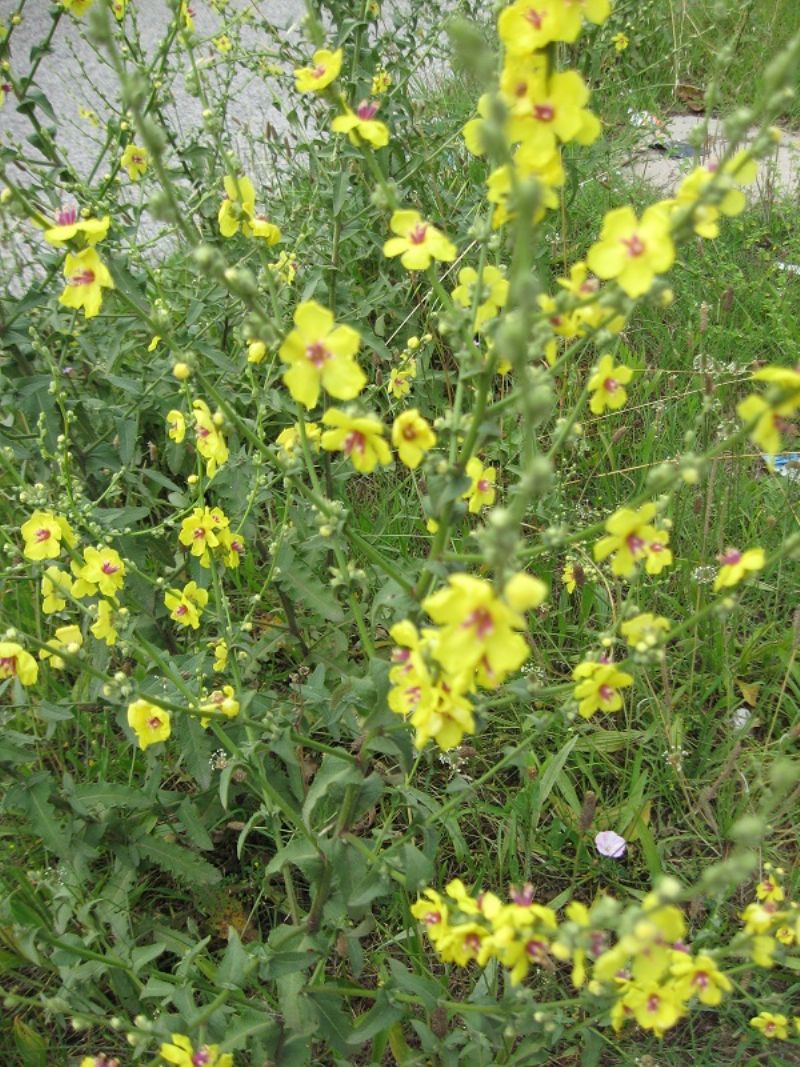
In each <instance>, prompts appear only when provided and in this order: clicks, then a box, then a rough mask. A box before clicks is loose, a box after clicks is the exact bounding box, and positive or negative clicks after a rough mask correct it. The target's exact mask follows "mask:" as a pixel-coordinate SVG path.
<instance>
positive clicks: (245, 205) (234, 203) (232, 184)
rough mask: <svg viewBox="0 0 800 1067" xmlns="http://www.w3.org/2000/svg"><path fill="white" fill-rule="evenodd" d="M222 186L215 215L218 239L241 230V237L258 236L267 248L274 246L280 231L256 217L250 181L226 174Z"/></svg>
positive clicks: (254, 200)
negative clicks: (223, 196) (222, 198)
mask: <svg viewBox="0 0 800 1067" xmlns="http://www.w3.org/2000/svg"><path fill="white" fill-rule="evenodd" d="M223 184H224V186H225V198H224V200H223V201H222V203H221V204H220V206H219V214H218V216H217V221H218V222H219V232H220V233H221V234H222V236H223V237H233V236H234V235H235V234H237V233H238V232H239V229H240V228H241V231H242V233H243V234H244V236H245V237H261V238H263V239H264V240H266V242H267V244H269V245H274V244H277V243H278V241H280V239H281V231H280V230H279V229H278V227H277V226H275V225H274V223H271V222H269V221H268V220H267V219H266V218H264V216H262V215H256V213H255V212H256V193H255V189H254V188H253V183H252V182H251V181H250V179H249V178H246V177H244V176H243V175H239V176H237V177H232V176H231V175H229V174H226V175H225V178H224V179H223Z"/></svg>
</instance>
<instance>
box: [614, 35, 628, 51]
mask: <svg viewBox="0 0 800 1067" xmlns="http://www.w3.org/2000/svg"><path fill="white" fill-rule="evenodd" d="M611 43H612V44H613V45H614V48H615V49H616V50H617V51H618V52H624V51H625V49H626V48H627V47H628V45H629V44H630V43H631V42H630V41H629V40H628V37H627V35H626V34H624V33H622V32H621V31H620V32H619V33H615V34H614V36H613V37H612V38H611Z"/></svg>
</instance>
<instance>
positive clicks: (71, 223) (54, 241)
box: [44, 204, 111, 248]
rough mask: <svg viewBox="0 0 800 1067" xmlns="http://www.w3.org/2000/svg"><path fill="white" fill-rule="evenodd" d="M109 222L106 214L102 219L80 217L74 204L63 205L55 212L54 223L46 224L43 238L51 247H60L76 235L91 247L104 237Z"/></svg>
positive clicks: (109, 219)
mask: <svg viewBox="0 0 800 1067" xmlns="http://www.w3.org/2000/svg"><path fill="white" fill-rule="evenodd" d="M110 223H111V218H110V216H108V215H104V216H103V218H102V219H82V218H80V217H79V215H78V209H77V208H76V207H75V205H74V204H71V205H65V206H64V207H62V208H60V209H59V211H58V213H57V214H56V217H55V223H54V225H52V226H48V228H47V229H46V230H45V231H44V239H45V241H47V243H48V244H49V245H52V246H53V248H60V247H61V246H62V245H64V244H66V242H67V241H71V240H72V239H73V238H76V237H77V238H79V239H80V241H82V242H83V244H85V245H86V246H87V247H90V248H91V247H93V246H94V245H96V244H97V243H98V241H102V240H103V239H104V238H105V236H106V234H107V233H108V227H109V225H110Z"/></svg>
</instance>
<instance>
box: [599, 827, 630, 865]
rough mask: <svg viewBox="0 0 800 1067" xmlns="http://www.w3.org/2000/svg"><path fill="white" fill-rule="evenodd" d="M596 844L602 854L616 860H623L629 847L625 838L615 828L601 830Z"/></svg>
mask: <svg viewBox="0 0 800 1067" xmlns="http://www.w3.org/2000/svg"><path fill="white" fill-rule="evenodd" d="M594 844H595V848H596V849H597V851H598V852H599V853H600V855H601V856H609V857H610V858H611V859H614V860H621V859H622V857H623V856H624V855H625V850H626V849H627V847H628V845H627V843H626V841H625V838H624V837H620V835H619V834H617V833H614V831H613V830H601V831H600V833H599V834H597V835H596V836H595V839H594Z"/></svg>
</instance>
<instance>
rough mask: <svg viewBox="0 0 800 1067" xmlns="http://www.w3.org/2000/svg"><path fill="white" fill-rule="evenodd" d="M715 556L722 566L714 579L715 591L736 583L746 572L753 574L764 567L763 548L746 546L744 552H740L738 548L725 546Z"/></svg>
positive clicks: (744, 576)
mask: <svg viewBox="0 0 800 1067" xmlns="http://www.w3.org/2000/svg"><path fill="white" fill-rule="evenodd" d="M717 558H718V559H719V561H720V563H721V564H722V566H721V567H720V569H719V571H718V572H717V576H716V578H715V579H714V592H715V593H716V592H718V591H719V590H720V589H730V588H732V587H733V586H734V585H738V584H739V582H741V580H742V579H743V578H746V577H747V575H748V574H755V573H756V571H760V570H762V569H763V567H764V549H763V548H748V549H747V550H746V551H745V552H740V551H739V549H738V548H726V549H725V551H724V552H723V553H721V555H719V556H718V557H717Z"/></svg>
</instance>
